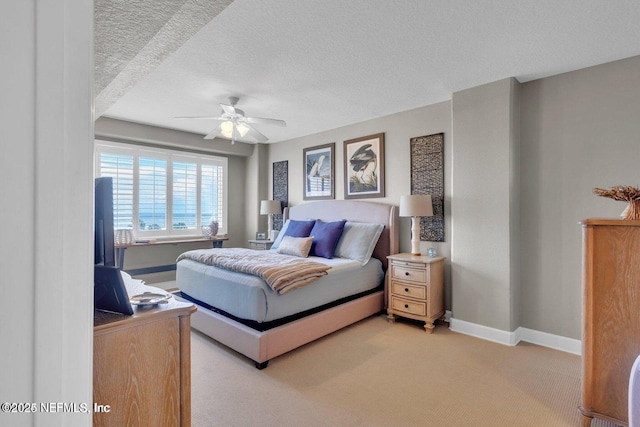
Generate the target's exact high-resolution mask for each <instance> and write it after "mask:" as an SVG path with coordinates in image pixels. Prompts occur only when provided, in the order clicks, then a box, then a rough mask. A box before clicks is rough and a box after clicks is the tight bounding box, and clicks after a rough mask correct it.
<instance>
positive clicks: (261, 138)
mask: <svg viewBox="0 0 640 427" xmlns="http://www.w3.org/2000/svg"><path fill="white" fill-rule="evenodd" d="M247 127H248V128H249V131H248V132H247V135H248V136H250V137H252V138H253V139H255V140H256V141H258V142H266V141H268V140H269V138H267V137H266V136H264V135H263V134H261V133H260V132H258V131H257V130H256V129H255V128H254V127H253V126H249V125H247Z"/></svg>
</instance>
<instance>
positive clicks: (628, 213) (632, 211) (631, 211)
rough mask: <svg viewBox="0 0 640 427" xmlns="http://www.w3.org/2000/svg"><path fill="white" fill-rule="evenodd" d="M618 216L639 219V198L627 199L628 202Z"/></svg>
mask: <svg viewBox="0 0 640 427" xmlns="http://www.w3.org/2000/svg"><path fill="white" fill-rule="evenodd" d="M620 216H621V217H622V218H624V219H640V200H629V204H627V207H626V208H625V210H624V211H622V214H620Z"/></svg>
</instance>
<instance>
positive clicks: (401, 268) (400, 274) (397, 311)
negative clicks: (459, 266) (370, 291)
mask: <svg viewBox="0 0 640 427" xmlns="http://www.w3.org/2000/svg"><path fill="white" fill-rule="evenodd" d="M387 259H388V260H389V270H388V272H387V296H388V304H389V306H388V308H387V319H388V320H389V322H393V321H394V320H395V318H396V316H401V317H406V318H409V319H414V320H422V321H424V322H425V325H424V328H425V330H426V331H427V332H428V333H433V329H434V328H435V325H434V322H435V321H437V320H438V319H441V318H443V317H444V260H445V258H444V257H435V258H430V257H428V256H421V255H411V254H395V255H390V256H388V257H387Z"/></svg>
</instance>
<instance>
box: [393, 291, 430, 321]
mask: <svg viewBox="0 0 640 427" xmlns="http://www.w3.org/2000/svg"><path fill="white" fill-rule="evenodd" d="M391 308H392V309H394V310H397V311H403V312H405V313H410V314H415V315H417V316H426V315H427V304H426V303H424V302H415V301H410V300H406V299H403V298H396V297H395V296H393V295H392V296H391Z"/></svg>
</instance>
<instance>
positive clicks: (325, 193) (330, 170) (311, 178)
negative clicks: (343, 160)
mask: <svg viewBox="0 0 640 427" xmlns="http://www.w3.org/2000/svg"><path fill="white" fill-rule="evenodd" d="M335 147H336V143H335V142H332V143H330V144H325V145H318V146H315V147H309V148H305V149H304V150H303V152H302V156H303V159H302V164H303V165H305V167H304V168H303V171H304V189H303V199H304V200H323V199H334V198H335V194H334V188H335V182H334V181H335V165H334V163H335V160H334V159H335Z"/></svg>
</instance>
